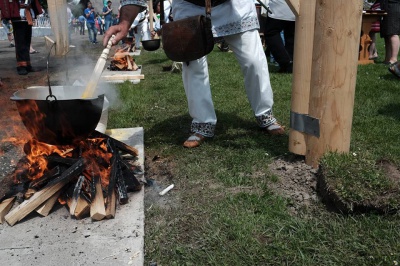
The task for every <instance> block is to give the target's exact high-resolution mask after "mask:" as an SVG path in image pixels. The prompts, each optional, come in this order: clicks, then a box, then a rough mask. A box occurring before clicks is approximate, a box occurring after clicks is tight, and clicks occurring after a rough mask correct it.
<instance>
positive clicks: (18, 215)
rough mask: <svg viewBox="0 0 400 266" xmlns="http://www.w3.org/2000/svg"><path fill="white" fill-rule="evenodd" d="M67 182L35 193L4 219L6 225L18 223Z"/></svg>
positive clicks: (64, 181) (65, 180) (66, 181)
mask: <svg viewBox="0 0 400 266" xmlns="http://www.w3.org/2000/svg"><path fill="white" fill-rule="evenodd" d="M68 182H69V180H67V179H64V180H62V181H61V182H58V183H56V184H53V185H51V186H49V187H46V188H43V189H42V190H40V191H39V192H36V193H35V194H34V195H33V196H32V197H31V198H30V199H29V200H25V201H24V202H22V203H21V204H20V205H19V206H18V207H17V208H15V209H14V210H12V211H11V212H9V213H8V214H7V215H6V217H5V219H6V221H7V223H8V224H9V225H11V226H13V225H14V224H16V223H17V222H18V221H21V220H22V219H23V218H25V217H26V216H27V215H28V214H29V213H31V212H32V211H33V210H35V209H36V208H37V207H39V206H40V205H41V204H42V203H43V202H45V201H46V200H47V199H49V198H50V197H51V196H53V195H54V194H55V193H57V192H58V191H59V190H60V189H62V188H63V186H64V185H66V184H67V183H68Z"/></svg>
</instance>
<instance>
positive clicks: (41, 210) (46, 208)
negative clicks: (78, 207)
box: [36, 189, 62, 217]
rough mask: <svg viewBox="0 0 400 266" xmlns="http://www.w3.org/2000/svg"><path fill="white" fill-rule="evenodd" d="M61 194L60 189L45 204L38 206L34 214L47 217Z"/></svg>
mask: <svg viewBox="0 0 400 266" xmlns="http://www.w3.org/2000/svg"><path fill="white" fill-rule="evenodd" d="M61 192H62V189H60V190H59V191H58V192H56V193H55V194H54V195H53V196H51V197H50V198H49V199H48V200H47V201H46V202H44V203H43V204H42V205H40V206H39V207H38V208H36V212H37V213H38V214H40V215H42V216H45V217H46V216H47V215H49V213H50V211H51V210H52V209H53V207H54V205H55V204H56V202H57V200H58V198H59V197H60V194H61Z"/></svg>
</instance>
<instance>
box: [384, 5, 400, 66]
mask: <svg viewBox="0 0 400 266" xmlns="http://www.w3.org/2000/svg"><path fill="white" fill-rule="evenodd" d="M381 9H382V10H385V11H386V12H387V15H386V16H383V18H382V22H381V37H382V38H384V39H385V60H384V61H383V63H384V64H387V65H391V64H394V63H396V62H397V56H398V54H399V46H400V42H399V34H400V0H383V1H382V2H381Z"/></svg>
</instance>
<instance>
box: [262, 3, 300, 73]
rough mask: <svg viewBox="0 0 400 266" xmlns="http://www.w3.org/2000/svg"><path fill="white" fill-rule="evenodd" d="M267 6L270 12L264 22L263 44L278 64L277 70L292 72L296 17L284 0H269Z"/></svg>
mask: <svg viewBox="0 0 400 266" xmlns="http://www.w3.org/2000/svg"><path fill="white" fill-rule="evenodd" d="M269 7H270V9H271V12H272V13H271V14H268V16H267V20H266V24H265V32H264V36H265V44H266V45H267V47H268V49H269V50H270V51H271V54H272V55H273V57H274V60H275V61H276V62H277V63H278V64H279V70H278V72H280V73H292V71H293V50H294V32H295V20H296V17H295V15H294V14H293V12H292V11H291V10H290V8H289V6H288V4H287V3H286V1H285V0H270V1H269ZM282 31H283V35H284V40H285V41H283V40H282V37H281V32H282Z"/></svg>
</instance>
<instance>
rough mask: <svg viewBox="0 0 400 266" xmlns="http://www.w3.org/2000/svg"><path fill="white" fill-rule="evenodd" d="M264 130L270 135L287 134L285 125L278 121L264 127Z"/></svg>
mask: <svg viewBox="0 0 400 266" xmlns="http://www.w3.org/2000/svg"><path fill="white" fill-rule="evenodd" d="M262 130H263V131H264V132H265V133H267V134H269V135H274V136H281V135H285V127H284V126H282V125H280V124H279V123H278V122H275V123H273V124H272V125H269V126H268V127H264V128H262Z"/></svg>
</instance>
